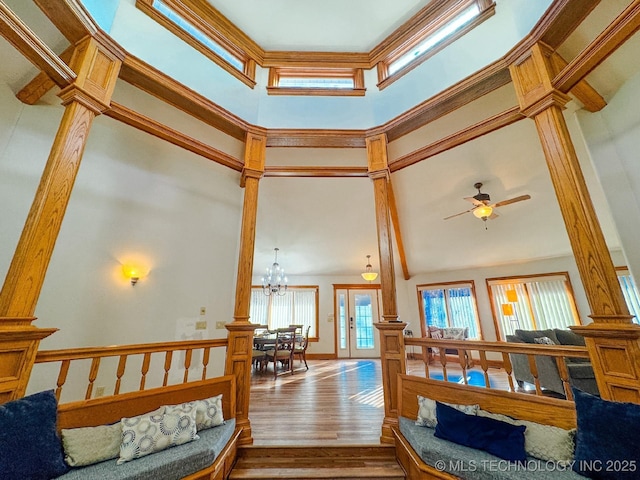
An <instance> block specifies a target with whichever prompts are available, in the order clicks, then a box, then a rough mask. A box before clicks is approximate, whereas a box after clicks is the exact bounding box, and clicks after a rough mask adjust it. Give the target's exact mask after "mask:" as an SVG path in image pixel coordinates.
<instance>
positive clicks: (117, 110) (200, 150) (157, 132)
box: [104, 102, 244, 172]
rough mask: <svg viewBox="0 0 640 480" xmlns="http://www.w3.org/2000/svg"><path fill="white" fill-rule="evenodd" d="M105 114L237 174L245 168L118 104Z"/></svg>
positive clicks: (203, 145) (232, 158)
mask: <svg viewBox="0 0 640 480" xmlns="http://www.w3.org/2000/svg"><path fill="white" fill-rule="evenodd" d="M104 114H105V115H107V116H108V117H111V118H113V119H115V120H118V121H120V122H122V123H125V124H127V125H129V126H131V127H134V128H137V129H138V130H141V131H143V132H147V133H149V134H151V135H153V136H154V137H158V138H160V139H162V140H164V141H166V142H169V143H172V144H173V145H176V146H178V147H181V148H184V149H185V150H188V151H190V152H192V153H195V154H196V155H200V156H201V157H204V158H208V159H209V160H213V161H214V162H216V163H219V164H220V165H224V166H225V167H229V168H231V169H232V170H235V171H237V172H241V171H242V168H243V166H244V164H243V162H242V161H241V160H239V159H237V158H235V157H233V156H231V155H229V154H227V153H225V152H222V151H220V150H218V149H216V148H213V147H211V146H210V145H207V144H205V143H203V142H200V141H199V140H196V139H194V138H192V137H190V136H188V135H185V134H184V133H181V132H178V131H177V130H174V129H172V128H170V127H167V126H166V125H163V124H162V123H160V122H156V121H155V120H153V119H151V118H149V117H146V116H144V115H142V114H140V113H138V112H135V111H133V110H131V109H129V108H127V107H124V106H123V105H119V104H118V103H116V102H111V106H110V108H109V109H108V110H107V111H105V112H104Z"/></svg>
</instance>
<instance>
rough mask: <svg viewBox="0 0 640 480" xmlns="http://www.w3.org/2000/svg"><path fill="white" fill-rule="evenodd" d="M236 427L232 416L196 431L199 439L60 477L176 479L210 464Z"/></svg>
mask: <svg viewBox="0 0 640 480" xmlns="http://www.w3.org/2000/svg"><path fill="white" fill-rule="evenodd" d="M235 427H236V421H235V419H231V420H227V421H226V423H225V424H224V425H220V426H219V427H215V428H210V429H208V430H202V431H200V432H198V435H199V436H200V439H198V440H195V441H193V442H190V443H186V444H184V445H180V446H177V447H173V448H169V449H167V450H163V451H162V452H158V453H153V454H151V455H147V456H146V457H142V458H138V459H136V460H132V461H130V462H127V463H123V464H122V465H116V460H117V459H115V458H114V459H111V460H107V461H106V462H100V463H96V464H95V465H89V466H87V467H81V468H72V469H71V470H70V471H69V472H68V473H66V474H64V475H62V476H61V477H58V479H60V480H91V479H100V480H128V479H131V480H133V479H135V480H157V479H158V478H162V479H163V480H174V479H175V480H179V479H180V478H183V477H186V476H187V475H191V474H192V473H195V472H198V471H200V470H202V469H204V468H207V467H208V466H210V465H211V464H212V463H213V462H214V461H215V459H216V458H217V457H218V455H220V452H222V449H223V448H224V446H225V445H226V444H227V442H228V441H229V439H230V438H231V435H232V434H233V431H234V430H235Z"/></svg>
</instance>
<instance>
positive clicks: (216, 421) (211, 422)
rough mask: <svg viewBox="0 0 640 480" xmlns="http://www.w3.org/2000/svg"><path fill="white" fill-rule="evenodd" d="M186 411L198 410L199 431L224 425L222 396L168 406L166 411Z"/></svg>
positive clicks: (197, 422) (197, 426) (197, 424)
mask: <svg viewBox="0 0 640 480" xmlns="http://www.w3.org/2000/svg"><path fill="white" fill-rule="evenodd" d="M176 408H177V409H180V410H184V411H189V412H190V411H191V410H192V409H195V410H196V428H197V429H198V431H200V430H204V429H206V428H212V427H217V426H218V425H222V424H224V416H223V412H222V394H220V395H216V396H215V397H211V398H205V399H204V400H194V401H193V402H188V403H181V404H179V405H168V406H167V407H166V411H167V412H170V411H172V410H173V409H176Z"/></svg>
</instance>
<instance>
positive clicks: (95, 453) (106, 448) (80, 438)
mask: <svg viewBox="0 0 640 480" xmlns="http://www.w3.org/2000/svg"><path fill="white" fill-rule="evenodd" d="M61 434H62V445H63V446H64V461H65V462H67V465H69V466H71V467H82V466H84V465H92V464H94V463H98V462H103V461H105V460H109V459H110V458H116V457H117V456H118V454H119V452H120V443H122V425H121V424H120V422H118V423H114V424H113V425H100V426H97V427H82V428H63V429H62V430H61Z"/></svg>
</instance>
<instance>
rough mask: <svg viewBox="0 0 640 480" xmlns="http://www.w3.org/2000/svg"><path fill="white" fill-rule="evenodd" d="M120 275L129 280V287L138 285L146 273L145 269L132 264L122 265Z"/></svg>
mask: <svg viewBox="0 0 640 480" xmlns="http://www.w3.org/2000/svg"><path fill="white" fill-rule="evenodd" d="M122 273H123V274H124V276H125V277H126V278H128V279H129V280H131V285H135V284H136V283H138V280H140V279H141V278H142V277H145V276H146V275H147V273H148V271H147V269H146V268H144V267H141V266H140V265H134V264H132V263H125V264H124V265H122Z"/></svg>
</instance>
